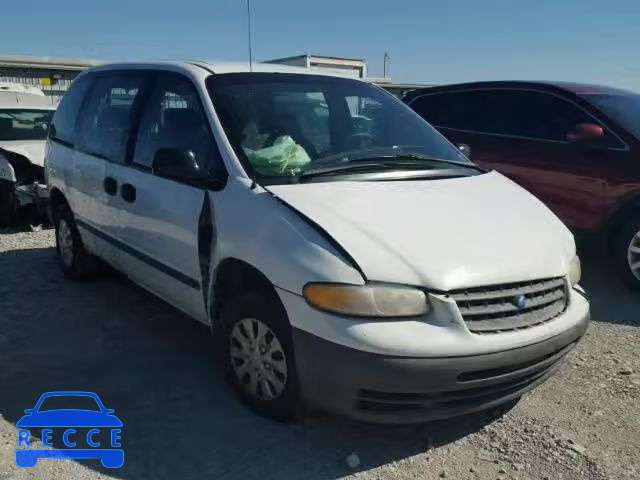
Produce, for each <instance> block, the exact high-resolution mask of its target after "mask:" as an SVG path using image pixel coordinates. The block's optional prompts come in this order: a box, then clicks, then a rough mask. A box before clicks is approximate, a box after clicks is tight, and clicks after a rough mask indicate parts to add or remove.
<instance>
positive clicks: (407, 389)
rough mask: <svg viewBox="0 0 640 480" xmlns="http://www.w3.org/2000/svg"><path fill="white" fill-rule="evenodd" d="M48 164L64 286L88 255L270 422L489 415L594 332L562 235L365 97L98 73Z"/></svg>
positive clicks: (515, 196)
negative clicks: (197, 326)
mask: <svg viewBox="0 0 640 480" xmlns="http://www.w3.org/2000/svg"><path fill="white" fill-rule="evenodd" d="M46 160H47V161H46V175H47V180H48V186H49V188H50V198H51V202H50V206H51V214H52V219H53V221H54V223H55V225H56V238H57V251H58V255H59V258H60V261H61V265H62V268H63V269H64V271H65V272H66V273H67V274H69V275H71V276H73V277H80V276H83V275H85V274H88V273H90V272H91V271H92V269H93V267H94V265H95V264H96V258H99V259H101V260H103V261H105V262H106V263H108V264H110V265H111V266H113V267H114V268H116V269H117V270H120V271H122V272H124V273H125V274H126V275H127V276H128V277H129V278H131V280H133V281H134V282H135V283H137V284H139V285H141V286H142V287H144V288H145V289H147V290H149V291H151V292H153V293H154V294H156V295H157V296H158V297H160V298H162V299H163V300H165V301H167V302H169V303H170V304H172V305H174V306H175V307H177V308H178V309H180V310H183V311H184V312H186V313H187V314H189V315H190V316H192V317H194V318H195V319H197V320H199V321H200V322H203V323H205V324H207V325H210V326H211V328H212V330H213V331H214V333H215V334H216V336H217V338H218V339H219V348H220V351H221V353H222V359H223V364H224V368H225V370H226V373H227V376H228V378H229V381H230V382H231V384H232V385H233V386H234V387H235V390H237V392H238V393H239V394H240V396H241V398H243V399H244V400H245V401H246V402H247V403H248V404H250V405H251V406H252V407H253V408H254V409H255V410H256V411H258V412H259V413H261V414H263V415H266V416H268V417H271V418H274V419H280V420H283V419H289V418H292V417H296V416H298V415H299V414H300V413H301V411H302V407H303V406H306V407H311V408H318V409H324V410H328V411H332V412H336V413H339V414H344V415H348V416H351V417H354V418H358V419H362V420H367V421H377V422H415V421H426V420H432V419H437V418H445V417H452V416H456V415H461V414H464V413H468V412H472V411H476V410H481V409H486V408H490V407H494V406H497V405H499V404H501V403H504V402H507V401H509V400H513V399H516V398H518V397H520V396H521V395H522V394H523V393H525V392H526V391H528V390H530V389H531V388H533V387H534V386H536V385H538V384H540V383H542V382H543V381H544V380H545V379H547V378H548V377H549V376H550V375H551V374H552V372H553V371H554V370H555V368H556V367H557V365H558V364H559V361H560V360H561V359H562V358H563V357H564V356H565V355H566V354H567V352H568V351H569V350H571V348H572V347H573V346H575V344H576V343H577V342H578V340H579V339H580V338H581V336H582V335H583V334H584V332H585V330H586V328H587V324H588V321H589V304H588V301H587V300H586V298H585V294H584V292H583V291H582V290H581V289H580V287H579V286H578V285H577V282H578V281H579V278H580V262H579V260H578V257H577V256H576V250H575V244H574V240H573V237H572V235H571V233H570V232H569V231H568V230H567V228H565V226H564V225H563V224H562V223H561V222H560V221H559V220H558V219H557V218H556V217H555V216H554V215H553V214H552V213H551V212H550V211H549V210H548V209H547V208H546V207H545V206H544V205H543V204H542V203H540V202H539V201H538V200H536V199H535V198H534V197H533V196H532V195H530V194H529V193H527V192H526V191H524V190H523V189H522V188H520V187H518V186H517V185H516V184H515V183H513V182H511V181H510V180H508V179H506V178H505V177H503V176H502V175H500V174H499V173H497V172H487V171H484V170H482V169H481V168H479V167H477V166H476V165H474V164H473V163H472V162H471V161H469V160H468V159H467V158H466V157H465V156H464V155H462V154H461V153H460V151H459V150H458V149H457V148H456V147H454V146H452V145H451V144H450V143H448V142H447V141H446V140H445V139H444V138H443V137H442V136H441V135H440V134H438V133H437V132H436V131H435V130H434V129H433V128H432V127H431V126H430V125H429V124H427V123H426V122H425V121H424V120H422V119H421V118H420V117H418V116H417V115H416V114H415V113H414V112H412V111H411V110H410V109H409V108H408V107H407V106H405V105H404V104H402V103H401V102H400V101H399V100H397V99H395V98H394V97H393V96H392V95H390V94H389V93H387V92H385V91H384V90H382V89H380V88H378V87H376V86H374V85H372V84H370V83H367V82H365V81H360V80H355V79H348V78H342V77H339V76H337V75H335V74H331V75H328V74H326V73H322V72H320V71H313V70H306V69H296V68H292V67H285V66H281V65H269V64H254V65H253V66H252V67H250V66H249V65H245V64H223V63H220V64H218V63H202V62H165V63H132V64H118V65H105V66H100V67H98V68H94V69H92V70H90V71H88V72H86V73H83V74H82V75H80V76H79V77H78V78H77V79H76V80H75V81H74V83H73V85H72V87H71V89H70V90H69V92H68V93H67V94H66V95H65V97H64V98H63V100H62V102H61V104H60V106H59V108H58V110H57V112H56V114H55V116H54V119H53V122H52V126H51V128H50V134H49V141H48V148H47V152H46ZM185 373H187V374H188V372H185Z"/></svg>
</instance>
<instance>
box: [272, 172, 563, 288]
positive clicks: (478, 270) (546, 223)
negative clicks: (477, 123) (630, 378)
mask: <svg viewBox="0 0 640 480" xmlns="http://www.w3.org/2000/svg"><path fill="white" fill-rule="evenodd" d="M268 189H269V190H270V191H271V192H272V193H273V194H274V195H276V196H277V197H279V198H280V199H281V200H283V201H284V202H286V203H287V204H289V205H290V206H291V207H293V208H294V209H295V210H297V211H299V212H300V213H302V214H303V215H305V216H307V217H308V218H309V219H311V220H312V221H313V222H315V223H316V224H318V225H319V226H320V227H322V228H323V229H324V230H326V231H327V232H328V233H329V234H330V235H331V236H332V237H333V238H334V239H335V240H336V241H337V242H338V243H339V244H340V245H341V246H342V247H343V248H344V249H345V250H346V251H347V252H348V253H349V255H351V256H352V257H353V259H354V260H355V262H356V263H357V264H358V266H359V267H360V268H361V270H362V271H363V273H364V275H365V277H366V279H367V280H370V281H383V282H396V283H403V284H412V285H421V286H424V287H428V288H431V289H434V290H441V291H447V290H452V289H458V288H467V287H474V286H484V285H495V284H501V283H510V282H518V281H527V280H536V279H542V278H549V277H557V276H564V275H566V274H567V273H568V271H569V267H570V262H571V260H572V258H573V256H574V255H575V243H574V240H573V236H572V234H571V233H570V232H569V230H568V229H567V228H566V227H565V226H564V224H563V223H562V222H561V221H560V220H559V219H558V218H557V217H556V216H555V215H554V214H553V213H551V211H549V210H548V209H547V207H545V206H544V205H543V204H542V203H541V202H540V201H539V200H537V199H536V198H535V197H533V196H532V195H531V194H529V193H528V192H526V191H525V190H523V189H522V188H520V187H519V186H518V185H516V184H515V183H513V182H512V181H510V180H508V179H507V178H505V177H503V176H502V175H500V174H499V173H497V172H491V173H486V174H482V175H476V176H472V177H462V178H455V179H444V180H443V179H440V180H419V181H414V180H412V181H389V182H326V183H324V182H323V183H306V184H296V185H276V186H269V187H268ZM336 281H340V279H336Z"/></svg>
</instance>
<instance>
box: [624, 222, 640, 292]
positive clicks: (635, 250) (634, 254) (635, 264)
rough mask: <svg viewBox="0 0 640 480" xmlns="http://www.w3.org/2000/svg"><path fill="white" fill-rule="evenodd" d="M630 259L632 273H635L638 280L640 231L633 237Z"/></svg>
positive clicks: (639, 269) (639, 272)
mask: <svg viewBox="0 0 640 480" xmlns="http://www.w3.org/2000/svg"><path fill="white" fill-rule="evenodd" d="M627 258H628V260H629V267H630V268H631V273H633V274H634V275H635V276H636V278H637V279H638V280H640V231H639V232H636V234H635V235H634V236H633V238H632V239H631V243H630V244H629V254H628V256H627Z"/></svg>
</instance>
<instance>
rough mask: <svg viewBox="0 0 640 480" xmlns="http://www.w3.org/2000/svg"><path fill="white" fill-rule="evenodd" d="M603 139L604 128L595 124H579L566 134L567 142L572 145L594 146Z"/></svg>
mask: <svg viewBox="0 0 640 480" xmlns="http://www.w3.org/2000/svg"><path fill="white" fill-rule="evenodd" d="M603 138H604V128H602V127H601V126H600V125H597V124H595V123H579V124H577V125H576V126H575V127H573V128H572V129H571V130H569V132H567V140H569V141H570V142H573V143H582V144H595V143H597V142H598V141H600V140H602V139H603Z"/></svg>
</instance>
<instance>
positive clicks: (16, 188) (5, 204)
mask: <svg viewBox="0 0 640 480" xmlns="http://www.w3.org/2000/svg"><path fill="white" fill-rule="evenodd" d="M54 111H55V105H54V104H53V102H52V99H51V98H50V97H47V96H45V94H44V93H43V92H42V90H40V89H38V88H36V87H30V86H27V85H21V84H16V83H0V227H3V226H8V225H12V224H13V223H15V222H16V221H18V220H20V218H19V217H20V216H21V214H23V213H24V212H23V210H26V209H27V207H28V206H31V205H33V204H34V199H36V198H38V195H37V185H39V184H42V182H43V181H44V178H43V176H44V170H43V163H44V146H45V142H46V138H47V130H48V128H49V123H50V121H51V117H52V115H53V112H54Z"/></svg>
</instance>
